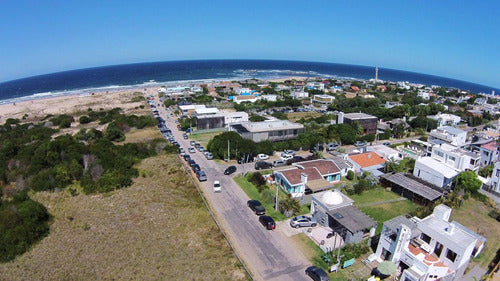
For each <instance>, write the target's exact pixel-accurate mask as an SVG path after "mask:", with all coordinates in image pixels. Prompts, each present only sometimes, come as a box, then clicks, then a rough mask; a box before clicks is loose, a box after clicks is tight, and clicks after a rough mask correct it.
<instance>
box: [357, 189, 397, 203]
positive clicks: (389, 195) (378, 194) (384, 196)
mask: <svg viewBox="0 0 500 281" xmlns="http://www.w3.org/2000/svg"><path fill="white" fill-rule="evenodd" d="M349 197H350V198H351V199H352V200H354V205H361V204H366V203H373V202H380V201H385V200H392V199H398V198H401V196H399V195H397V194H396V193H394V192H392V191H388V190H386V189H385V188H374V189H370V190H366V191H363V193H362V194H354V195H349Z"/></svg>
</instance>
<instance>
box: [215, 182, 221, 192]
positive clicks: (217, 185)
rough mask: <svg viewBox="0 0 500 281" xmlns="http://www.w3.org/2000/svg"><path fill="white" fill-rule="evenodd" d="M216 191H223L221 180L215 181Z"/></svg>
mask: <svg viewBox="0 0 500 281" xmlns="http://www.w3.org/2000/svg"><path fill="white" fill-rule="evenodd" d="M214 192H222V187H221V185H220V181H214Z"/></svg>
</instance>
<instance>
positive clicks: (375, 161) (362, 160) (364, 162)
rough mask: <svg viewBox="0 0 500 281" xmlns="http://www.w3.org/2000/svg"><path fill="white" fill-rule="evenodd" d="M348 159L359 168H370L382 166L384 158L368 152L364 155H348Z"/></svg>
mask: <svg viewBox="0 0 500 281" xmlns="http://www.w3.org/2000/svg"><path fill="white" fill-rule="evenodd" d="M349 158H351V160H352V161H354V162H356V164H358V165H359V166H361V168H366V167H371V166H375V165H380V164H384V163H385V160H384V158H382V157H380V156H379V155H378V154H377V153H375V152H373V151H370V152H365V153H358V154H350V155H349Z"/></svg>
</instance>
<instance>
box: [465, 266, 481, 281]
mask: <svg viewBox="0 0 500 281" xmlns="http://www.w3.org/2000/svg"><path fill="white" fill-rule="evenodd" d="M485 274H486V270H484V269H482V268H480V267H479V266H477V265H476V266H474V267H473V268H472V269H471V270H469V272H467V274H465V275H464V276H462V278H460V279H458V281H479V280H481V277H483V275H485Z"/></svg>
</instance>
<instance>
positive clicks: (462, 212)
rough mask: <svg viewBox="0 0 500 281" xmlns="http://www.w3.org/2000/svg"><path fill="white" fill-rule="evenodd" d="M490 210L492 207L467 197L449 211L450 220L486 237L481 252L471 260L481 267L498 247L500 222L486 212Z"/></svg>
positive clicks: (485, 265) (499, 242)
mask: <svg viewBox="0 0 500 281" xmlns="http://www.w3.org/2000/svg"><path fill="white" fill-rule="evenodd" d="M491 210H492V208H491V207H488V206H486V205H485V204H484V203H482V202H480V201H478V200H476V199H474V198H469V199H468V200H466V201H464V203H463V205H462V206H461V207H460V208H458V209H453V212H452V213H451V219H452V220H456V221H457V222H459V223H460V224H462V225H464V226H466V227H468V228H469V229H470V230H472V231H474V232H476V233H478V234H479V235H481V236H483V237H485V238H486V239H487V241H486V246H485V248H484V249H483V251H482V253H481V254H480V255H479V256H478V257H477V258H476V259H475V260H474V261H473V263H476V264H479V266H481V267H482V268H487V266H488V263H489V262H490V261H491V260H492V259H493V257H494V256H495V253H496V251H497V250H498V249H499V248H500V239H499V238H498V237H499V235H500V223H499V222H497V221H496V220H495V219H493V218H491V217H489V216H488V212H490V211H491Z"/></svg>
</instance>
